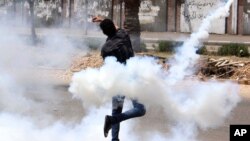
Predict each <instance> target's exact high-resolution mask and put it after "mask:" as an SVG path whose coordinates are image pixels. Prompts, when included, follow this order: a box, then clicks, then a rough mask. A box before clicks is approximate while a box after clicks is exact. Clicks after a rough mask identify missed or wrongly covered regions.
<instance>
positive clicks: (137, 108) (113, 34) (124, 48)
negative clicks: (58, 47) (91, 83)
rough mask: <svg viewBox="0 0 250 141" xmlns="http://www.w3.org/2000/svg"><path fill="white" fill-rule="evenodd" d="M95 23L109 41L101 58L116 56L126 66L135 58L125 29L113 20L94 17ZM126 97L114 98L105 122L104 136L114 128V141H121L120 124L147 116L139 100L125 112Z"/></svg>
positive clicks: (103, 48)
mask: <svg viewBox="0 0 250 141" xmlns="http://www.w3.org/2000/svg"><path fill="white" fill-rule="evenodd" d="M92 21H93V22H100V28H101V30H102V31H103V33H104V34H105V35H106V36H107V40H106V42H105V43H104V45H103V46H102V49H101V56H102V58H103V59H105V58H106V57H108V56H114V57H115V58H116V59H117V61H118V62H120V63H122V64H124V65H126V60H127V59H129V58H130V57H133V56H134V51H133V48H132V44H131V40H130V37H129V35H128V33H127V32H126V31H125V30H124V29H120V28H118V27H117V26H116V25H115V24H114V23H113V21H112V20H110V19H103V18H101V17H98V16H97V17H94V18H93V19H92ZM124 99H125V96H123V95H116V96H114V97H112V115H111V116H110V115H106V116H105V121H104V136H105V137H107V136H108V132H109V130H110V129H111V128H112V141H119V130H120V122H122V121H125V120H128V119H131V118H135V117H141V116H143V115H145V113H146V110H145V107H144V105H143V104H141V103H139V102H138V100H137V99H131V100H132V104H133V108H132V109H130V110H128V111H126V112H123V113H122V109H123V103H124Z"/></svg>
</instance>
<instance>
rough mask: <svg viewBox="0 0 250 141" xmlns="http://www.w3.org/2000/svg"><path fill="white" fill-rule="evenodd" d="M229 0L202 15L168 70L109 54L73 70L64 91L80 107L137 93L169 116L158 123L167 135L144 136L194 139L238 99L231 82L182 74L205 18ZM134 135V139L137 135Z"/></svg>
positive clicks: (190, 65) (225, 8)
mask: <svg viewBox="0 0 250 141" xmlns="http://www.w3.org/2000/svg"><path fill="white" fill-rule="evenodd" d="M232 2H233V0H229V1H228V2H227V3H226V4H225V5H222V6H221V7H220V8H218V9H217V10H216V11H215V12H213V13H211V14H210V15H208V16H207V18H206V19H205V20H204V21H203V22H202V24H201V27H200V29H199V30H198V32H196V33H193V34H192V35H191V37H190V38H189V39H188V40H187V41H185V42H184V44H183V45H182V46H180V47H179V48H178V50H177V53H176V54H175V56H174V57H173V58H172V59H171V60H170V61H169V63H170V69H169V71H167V72H166V71H164V70H163V69H162V68H161V66H160V65H159V64H157V61H156V60H154V59H153V58H150V57H134V58H131V59H129V60H128V61H127V64H126V65H123V64H120V63H118V62H116V59H115V58H113V57H109V58H107V59H106V60H105V64H104V66H103V67H101V68H100V69H92V68H88V69H86V70H83V71H81V72H79V73H76V74H75V75H74V76H73V78H72V83H71V85H70V88H69V91H70V92H71V93H73V95H74V97H76V98H80V99H81V100H82V101H83V105H84V107H85V108H88V107H101V106H103V105H104V104H106V103H110V102H111V100H110V99H111V97H112V96H114V95H117V94H123V95H125V96H126V97H127V98H137V99H139V100H140V101H141V102H142V103H144V104H145V106H146V107H147V108H150V107H155V106H156V107H158V108H161V107H162V108H163V111H164V112H163V113H161V114H162V115H159V113H158V115H155V116H164V117H166V118H167V119H168V120H169V122H167V123H162V124H169V125H170V128H169V130H170V134H168V135H165V134H161V133H159V132H158V131H156V132H155V134H153V135H154V136H150V137H148V138H147V139H146V140H155V139H157V140H162V141H165V140H167V141H168V140H174V141H183V140H187V141H190V140H197V139H196V136H197V135H198V131H199V130H200V129H201V130H207V129H209V128H216V127H218V126H220V125H221V124H222V123H223V122H224V120H225V119H226V117H227V116H229V114H230V113H231V111H232V109H233V108H234V107H235V106H236V105H237V103H238V102H239V101H240V98H239V96H238V86H237V85H236V84H233V83H231V82H223V83H222V82H217V81H208V82H200V81H198V80H190V79H185V77H186V76H189V75H191V74H193V72H194V64H195V63H197V61H198V59H199V56H198V55H197V54H196V50H197V47H199V46H200V45H201V43H202V40H203V39H206V38H207V37H208V35H209V34H208V31H209V28H210V23H211V22H212V21H213V20H214V19H216V18H220V17H225V16H227V15H228V12H229V9H230V6H231V4H232ZM211 102H212V103H213V104H211ZM107 114H108V113H107ZM130 136H131V135H130ZM138 136H139V135H138ZM138 136H136V137H135V138H140V137H138Z"/></svg>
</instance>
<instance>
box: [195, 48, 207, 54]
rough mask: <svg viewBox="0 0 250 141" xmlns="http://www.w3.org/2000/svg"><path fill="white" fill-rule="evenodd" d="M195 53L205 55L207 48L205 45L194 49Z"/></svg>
mask: <svg viewBox="0 0 250 141" xmlns="http://www.w3.org/2000/svg"><path fill="white" fill-rule="evenodd" d="M196 53H197V54H200V55H207V54H208V50H207V48H206V47H205V46H202V47H199V48H198V49H197V51H196Z"/></svg>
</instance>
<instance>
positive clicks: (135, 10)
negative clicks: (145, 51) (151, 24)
mask: <svg viewBox="0 0 250 141" xmlns="http://www.w3.org/2000/svg"><path fill="white" fill-rule="evenodd" d="M139 7H140V0H125V22H124V27H125V29H127V30H128V33H129V34H130V37H131V42H132V46H133V49H134V51H135V52H141V51H142V49H141V47H140V44H141V39H140V35H141V33H140V31H141V29H140V21H139V15H138V14H139Z"/></svg>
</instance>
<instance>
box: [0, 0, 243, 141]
mask: <svg viewBox="0 0 250 141" xmlns="http://www.w3.org/2000/svg"><path fill="white" fill-rule="evenodd" d="M230 4H231V1H229V2H228V3H227V5H230ZM226 7H227V6H226ZM224 8H225V7H224ZM225 9H226V8H225ZM216 15H219V16H220V13H216ZM10 31H12V30H10V28H6V27H4V28H1V29H0V35H2V38H0V44H1V47H0V67H1V69H0V92H1V94H0V135H1V136H0V140H2V141H16V140H18V141H55V140H62V141H72V140H74V141H82V140H84V141H100V140H104V136H103V118H104V116H105V115H106V114H109V113H110V111H111V106H110V105H111V103H110V102H111V96H113V95H116V94H124V95H126V96H127V97H136V98H138V99H139V100H140V101H141V102H143V103H144V104H145V106H146V107H147V109H150V108H157V109H153V111H159V110H163V112H157V113H156V115H154V114H150V112H151V111H150V110H149V111H148V113H147V114H146V116H144V117H143V118H144V119H145V118H146V119H147V118H148V116H149V115H151V116H153V118H156V117H157V118H158V117H163V118H164V120H163V121H164V122H163V123H162V124H161V125H163V126H166V127H168V128H169V132H168V133H166V132H162V131H159V130H158V128H152V127H155V126H151V125H154V124H155V123H156V122H155V121H149V122H147V123H143V121H140V120H139V119H138V120H131V121H126V124H122V125H121V126H122V127H121V132H120V138H121V139H128V138H129V140H130V141H138V140H145V141H152V140H159V141H170V140H171V141H173V140H174V141H195V140H197V139H196V135H198V131H199V129H208V128H215V127H218V126H219V125H220V124H221V123H223V121H224V120H225V118H226V117H227V116H228V115H229V114H230V112H231V110H232V109H233V108H234V107H235V106H236V104H237V103H238V102H239V97H238V95H237V93H238V87H237V85H236V84H232V83H230V82H226V83H220V82H216V81H211V82H199V81H197V80H194V81H191V80H183V78H184V76H186V75H187V72H186V69H185V68H187V66H189V65H184V67H176V71H168V72H165V71H164V70H162V69H161V66H160V65H158V64H157V62H156V60H154V59H153V58H148V57H146V58H143V57H135V58H132V59H130V60H129V61H128V62H127V65H126V66H125V65H122V64H119V63H117V62H116V61H115V59H114V58H112V57H111V58H107V59H106V60H105V65H104V66H103V67H101V68H100V69H91V68H89V69H87V70H83V71H82V72H79V73H76V74H75V75H74V77H73V79H72V84H71V87H70V91H71V92H73V93H74V96H75V97H77V98H81V100H82V101H83V105H84V108H85V111H83V110H81V105H80V104H79V101H77V100H72V99H67V100H65V97H66V98H69V97H67V96H65V95H63V94H61V93H63V92H60V93H59V94H57V93H58V92H57V91H56V90H54V89H53V88H51V87H53V86H51V87H48V86H47V85H49V84H47V85H46V86H45V87H43V86H40V83H38V84H35V83H36V82H40V81H45V82H46V83H48V82H50V81H51V79H50V78H49V77H45V78H44V77H43V76H40V75H38V74H36V73H34V72H37V71H38V70H39V69H37V67H38V68H40V67H43V68H44V67H45V68H65V66H66V65H68V60H70V59H71V56H72V54H74V53H75V52H78V51H79V50H78V49H76V48H75V45H74V44H71V42H70V41H69V40H68V38H65V37H63V36H57V35H58V34H55V35H53V36H49V37H48V39H47V40H46V43H45V44H43V45H40V46H39V47H36V48H34V47H33V46H30V45H27V44H26V43H25V42H24V40H22V39H21V38H20V37H19V36H17V35H16V33H12V32H10ZM6 35H8V36H6ZM192 38H196V39H197V40H198V39H200V35H197V36H194V37H193V36H192ZM53 39H54V40H53ZM190 40H191V39H190ZM192 40H193V39H192ZM196 45H197V44H195V42H193V43H190V46H189V47H190V48H192V47H193V46H196ZM181 50H182V49H180V51H181ZM56 53H58V54H57V55H55V54H56ZM193 55H195V54H194V50H192V49H190V50H189V49H188V50H187V52H186V53H184V54H183V56H179V57H181V58H182V57H183V58H193ZM56 56H57V57H56ZM58 56H59V57H58ZM187 56H188V57H187ZM184 60H185V59H184ZM193 61H195V59H191V61H189V62H188V63H187V64H190V65H191V64H193V63H195V62H193ZM174 62H175V63H174V64H172V68H174V66H175V65H179V63H176V62H178V61H176V60H175V61H174ZM180 68H181V69H182V68H184V69H183V70H181V69H180ZM179 69H180V71H178V70H179ZM174 72H181V73H178V74H177V75H180V77H178V79H176V78H175V75H174V74H173V73H174ZM188 74H189V73H188ZM45 76H46V73H45ZM26 79H30V80H26ZM47 79H48V80H47ZM170 80H174V81H173V82H175V83H173V82H172V81H170ZM43 85H45V84H43ZM33 91H34V92H33ZM57 103H59V104H57ZM125 103H127V102H125ZM59 105H60V106H61V107H57V106H59ZM60 108H63V109H61V111H60ZM126 108H128V107H126V105H125V109H124V110H126ZM64 109H65V110H64ZM66 109H67V110H66ZM58 110H59V111H58ZM55 113H56V114H55ZM65 114H67V116H66V115H65ZM64 118H66V119H64ZM165 118H166V120H165ZM141 119H142V118H141ZM151 119H152V118H151ZM138 122H141V124H142V125H143V126H142V125H141V126H142V127H141V128H139V124H138ZM159 122H160V121H159ZM159 122H158V123H159ZM150 123H151V124H150ZM147 124H149V125H148V126H150V127H147ZM146 127H147V128H149V129H146ZM110 138H111V137H110V135H109V137H108V138H107V139H106V140H110Z"/></svg>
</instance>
